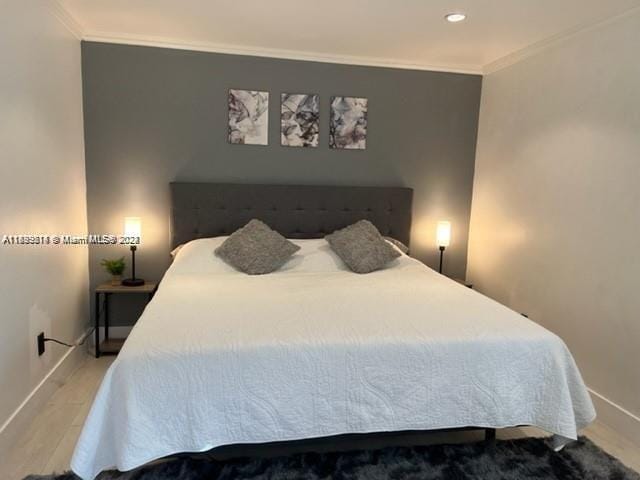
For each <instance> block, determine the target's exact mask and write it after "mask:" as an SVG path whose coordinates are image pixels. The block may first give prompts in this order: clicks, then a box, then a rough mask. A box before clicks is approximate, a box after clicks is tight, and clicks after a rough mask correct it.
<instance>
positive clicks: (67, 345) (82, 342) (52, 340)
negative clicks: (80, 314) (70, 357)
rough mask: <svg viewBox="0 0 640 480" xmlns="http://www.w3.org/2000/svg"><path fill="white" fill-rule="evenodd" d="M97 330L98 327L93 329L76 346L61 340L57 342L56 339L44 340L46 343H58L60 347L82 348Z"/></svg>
mask: <svg viewBox="0 0 640 480" xmlns="http://www.w3.org/2000/svg"><path fill="white" fill-rule="evenodd" d="M95 329H96V327H91V330H89V332H87V334H86V335H85V336H84V338H83V339H82V341H81V342H78V343H76V344H73V345H72V344H70V343H66V342H62V341H60V340H57V339H55V338H46V337H45V338H44V339H43V340H44V341H45V342H53V343H57V344H58V345H62V346H64V347H69V348H73V347H81V346H82V345H84V343H85V342H86V341H87V338H89V337H90V336H91V334H92V333H93V331H94V330H95Z"/></svg>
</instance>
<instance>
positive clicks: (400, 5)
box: [52, 0, 640, 73]
mask: <svg viewBox="0 0 640 480" xmlns="http://www.w3.org/2000/svg"><path fill="white" fill-rule="evenodd" d="M52 1H54V2H57V8H58V11H59V13H61V14H63V15H64V16H66V20H67V24H71V25H73V26H74V28H75V29H76V30H79V31H80V36H81V37H82V38H84V39H87V40H96V41H107V42H117V43H133V44H142V45H159V46H169V47H175V48H189V49H195V50H206V51H218V52H223V53H242V54H252V55H261V56H272V57H279V58H294V59H306V60H322V61H330V62H338V63H352V64H363V65H385V66H395V67H401V68H418V69H427V70H445V71H458V72H470V73H482V72H487V71H491V70H495V69H496V68H497V67H499V66H500V65H502V64H504V63H506V62H508V61H509V59H513V58H520V57H522V56H526V54H527V52H533V51H535V50H537V49H539V48H541V47H542V46H544V45H546V44H548V43H549V42H553V41H555V40H557V39H558V38H560V37H563V36H566V35H569V34H572V33H575V32H576V31H578V30H580V29H582V28H588V27H590V26H592V25H595V24H597V23H599V22H601V21H604V20H606V19H608V18H611V17H614V16H617V15H621V14H624V13H626V12H628V11H629V10H631V9H635V8H640V0H321V1H318V0H315V1H312V0H271V1H269V0H243V1H238V0H52ZM458 11H462V12H465V13H466V14H467V16H468V18H467V20H465V21H464V22H461V23H456V24H451V23H448V22H446V21H445V20H444V15H445V14H447V13H450V12H458Z"/></svg>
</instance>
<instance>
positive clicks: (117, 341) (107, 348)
mask: <svg viewBox="0 0 640 480" xmlns="http://www.w3.org/2000/svg"><path fill="white" fill-rule="evenodd" d="M125 340H126V339H125V338H110V339H108V340H104V341H103V342H102V343H101V344H100V354H101V355H117V354H118V352H119V351H120V349H121V348H122V345H124V341H125Z"/></svg>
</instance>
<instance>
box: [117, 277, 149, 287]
mask: <svg viewBox="0 0 640 480" xmlns="http://www.w3.org/2000/svg"><path fill="white" fill-rule="evenodd" d="M122 285H123V286H125V287H140V286H141V285H144V280H143V279H141V278H125V279H124V280H122Z"/></svg>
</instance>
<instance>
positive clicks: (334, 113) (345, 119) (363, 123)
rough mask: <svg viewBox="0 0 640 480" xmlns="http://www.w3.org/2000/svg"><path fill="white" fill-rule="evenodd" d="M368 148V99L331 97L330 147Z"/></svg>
mask: <svg viewBox="0 0 640 480" xmlns="http://www.w3.org/2000/svg"><path fill="white" fill-rule="evenodd" d="M366 146H367V99H366V98H356V97H331V118H330V120H329V147H331V148H345V149H355V150H364V149H365V148H366Z"/></svg>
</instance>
